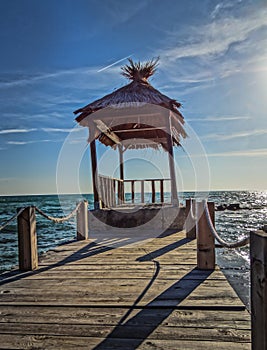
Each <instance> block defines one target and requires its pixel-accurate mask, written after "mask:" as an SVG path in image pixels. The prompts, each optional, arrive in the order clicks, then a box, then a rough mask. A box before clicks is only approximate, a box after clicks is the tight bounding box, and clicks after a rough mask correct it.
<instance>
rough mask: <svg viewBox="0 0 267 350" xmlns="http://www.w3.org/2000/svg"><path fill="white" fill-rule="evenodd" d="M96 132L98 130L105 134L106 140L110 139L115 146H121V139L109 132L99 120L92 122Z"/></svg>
mask: <svg viewBox="0 0 267 350" xmlns="http://www.w3.org/2000/svg"><path fill="white" fill-rule="evenodd" d="M94 122H95V124H96V126H97V128H98V130H100V131H101V132H102V133H103V134H105V135H106V136H107V137H108V138H110V139H111V140H112V141H113V142H114V143H116V144H117V145H120V144H121V139H120V138H119V137H118V136H117V135H116V134H115V133H114V132H113V131H111V130H110V128H109V127H108V126H107V125H106V124H105V123H104V122H103V121H102V120H100V119H97V120H94Z"/></svg>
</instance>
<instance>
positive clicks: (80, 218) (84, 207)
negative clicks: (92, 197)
mask: <svg viewBox="0 0 267 350" xmlns="http://www.w3.org/2000/svg"><path fill="white" fill-rule="evenodd" d="M76 221H77V240H78V241H80V240H85V239H88V202H87V201H82V202H81V203H80V206H79V208H78V210H77V215H76Z"/></svg>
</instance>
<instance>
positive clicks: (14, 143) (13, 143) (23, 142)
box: [7, 141, 33, 145]
mask: <svg viewBox="0 0 267 350" xmlns="http://www.w3.org/2000/svg"><path fill="white" fill-rule="evenodd" d="M29 143H33V141H7V144H8V145H27V144H29Z"/></svg>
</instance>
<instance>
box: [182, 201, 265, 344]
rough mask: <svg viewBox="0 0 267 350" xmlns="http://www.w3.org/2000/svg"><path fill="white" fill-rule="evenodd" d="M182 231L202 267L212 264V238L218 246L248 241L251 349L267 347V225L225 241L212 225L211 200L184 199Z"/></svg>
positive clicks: (212, 266) (236, 246)
mask: <svg viewBox="0 0 267 350" xmlns="http://www.w3.org/2000/svg"><path fill="white" fill-rule="evenodd" d="M186 213H187V219H186V222H185V230H186V235H187V237H188V238H190V239H194V238H197V266H198V268H199V269H203V270H207V269H210V270H214V268H215V240H216V241H217V242H218V243H219V244H220V247H224V248H229V249H234V248H239V247H243V246H245V245H247V244H250V281H251V282H250V283H251V287H250V299H251V328H252V337H251V338H252V350H266V349H267V227H266V225H265V226H264V227H263V228H262V229H261V230H258V231H255V232H250V235H249V236H247V237H245V238H243V239H241V240H239V241H235V242H226V241H225V240H224V239H223V238H222V237H220V235H219V234H218V232H217V231H216V229H215V207H214V203H213V202H206V201H201V202H196V201H195V200H187V201H186Z"/></svg>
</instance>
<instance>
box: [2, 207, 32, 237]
mask: <svg viewBox="0 0 267 350" xmlns="http://www.w3.org/2000/svg"><path fill="white" fill-rule="evenodd" d="M24 209H26V207H24V208H21V209H20V210H19V211H18V212H17V213H16V214H14V215H13V216H12V217H11V218H10V219H8V220H7V221H6V222H5V223H4V224H3V225H1V226H0V231H2V230H3V229H4V228H5V227H7V226H8V225H9V224H10V223H11V222H12V221H13V220H15V219H16V218H17V217H18V216H19V215H20V214H21V213H22V212H23V210H24Z"/></svg>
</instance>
